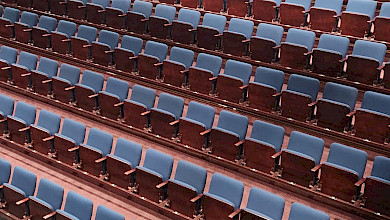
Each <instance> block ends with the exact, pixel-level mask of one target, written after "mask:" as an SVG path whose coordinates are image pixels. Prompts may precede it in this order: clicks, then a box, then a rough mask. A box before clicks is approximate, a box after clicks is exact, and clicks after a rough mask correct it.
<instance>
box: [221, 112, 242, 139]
mask: <svg viewBox="0 0 390 220" xmlns="http://www.w3.org/2000/svg"><path fill="white" fill-rule="evenodd" d="M217 127H218V128H223V129H225V130H228V131H231V132H234V133H236V134H237V135H238V136H239V137H240V140H243V139H245V135H246V131H247V129H248V118H247V117H246V116H243V115H239V114H235V113H233V112H229V111H225V110H223V111H221V113H220V114H219V119H218V125H217Z"/></svg>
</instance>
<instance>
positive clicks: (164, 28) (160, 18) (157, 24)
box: [148, 4, 176, 39]
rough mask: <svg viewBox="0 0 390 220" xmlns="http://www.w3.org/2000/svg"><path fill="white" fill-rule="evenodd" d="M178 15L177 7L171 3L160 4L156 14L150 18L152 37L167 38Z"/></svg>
mask: <svg viewBox="0 0 390 220" xmlns="http://www.w3.org/2000/svg"><path fill="white" fill-rule="evenodd" d="M175 17H176V8H175V7H173V6H169V5H163V4H158V5H156V9H155V10H154V14H153V15H151V16H150V17H149V19H148V29H149V33H150V35H151V36H152V37H157V38H160V39H165V38H167V37H168V36H169V33H170V26H171V25H172V21H173V19H175Z"/></svg>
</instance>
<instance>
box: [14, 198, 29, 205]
mask: <svg viewBox="0 0 390 220" xmlns="http://www.w3.org/2000/svg"><path fill="white" fill-rule="evenodd" d="M29 199H30V198H29V197H27V198H24V199H22V200H19V201H17V202H16V205H21V204H23V203H26V202H27V201H28V200H29Z"/></svg>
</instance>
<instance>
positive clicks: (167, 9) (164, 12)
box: [153, 4, 176, 23]
mask: <svg viewBox="0 0 390 220" xmlns="http://www.w3.org/2000/svg"><path fill="white" fill-rule="evenodd" d="M153 16H156V17H161V18H165V19H167V20H168V22H169V23H172V21H173V19H175V16H176V8H175V7H173V6H169V5H163V4H158V5H157V6H156V9H155V11H154V15H153Z"/></svg>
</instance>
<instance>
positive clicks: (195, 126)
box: [173, 101, 215, 150]
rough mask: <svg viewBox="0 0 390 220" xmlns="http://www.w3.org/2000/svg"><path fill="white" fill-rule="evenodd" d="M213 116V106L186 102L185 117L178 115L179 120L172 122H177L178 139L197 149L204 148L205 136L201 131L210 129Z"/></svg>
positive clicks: (205, 144) (205, 145)
mask: <svg viewBox="0 0 390 220" xmlns="http://www.w3.org/2000/svg"><path fill="white" fill-rule="evenodd" d="M214 116H215V109H214V108H213V107H210V106H208V105H204V104H200V103H198V102H195V101H191V102H190V103H189V104H188V109H187V115H186V117H180V119H179V120H177V121H175V122H173V124H175V123H178V124H179V134H178V137H179V139H178V140H179V141H180V143H182V144H184V145H187V146H191V147H192V148H195V149H199V150H201V149H204V148H206V147H207V138H205V137H204V136H203V135H201V133H202V132H204V131H206V130H209V129H211V127H212V126H213V122H214Z"/></svg>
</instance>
